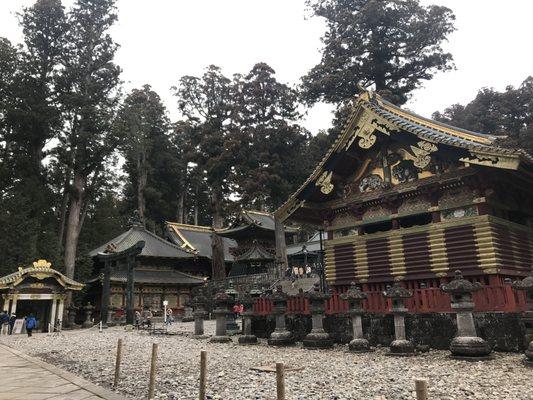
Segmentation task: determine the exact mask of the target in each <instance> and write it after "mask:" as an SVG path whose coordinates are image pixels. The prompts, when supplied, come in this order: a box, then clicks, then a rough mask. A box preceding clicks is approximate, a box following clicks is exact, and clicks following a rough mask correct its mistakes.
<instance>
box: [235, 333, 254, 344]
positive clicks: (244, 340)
mask: <svg viewBox="0 0 533 400" xmlns="http://www.w3.org/2000/svg"><path fill="white" fill-rule="evenodd" d="M238 340H239V344H257V336H255V335H242V336H239V339H238Z"/></svg>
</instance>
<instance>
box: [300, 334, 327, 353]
mask: <svg viewBox="0 0 533 400" xmlns="http://www.w3.org/2000/svg"><path fill="white" fill-rule="evenodd" d="M303 345H304V347H305V348H307V349H329V348H331V347H333V339H332V338H331V337H330V336H329V334H328V333H326V332H312V331H311V333H309V334H308V335H307V336H306V337H305V339H304V340H303Z"/></svg>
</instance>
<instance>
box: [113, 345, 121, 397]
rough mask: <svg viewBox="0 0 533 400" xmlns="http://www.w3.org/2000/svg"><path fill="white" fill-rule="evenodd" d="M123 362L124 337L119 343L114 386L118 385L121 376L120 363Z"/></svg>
mask: <svg viewBox="0 0 533 400" xmlns="http://www.w3.org/2000/svg"><path fill="white" fill-rule="evenodd" d="M121 362H122V339H119V340H118V343H117V358H116V360H115V379H114V380H113V387H117V385H118V380H119V378H120V363H121Z"/></svg>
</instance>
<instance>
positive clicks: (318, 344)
mask: <svg viewBox="0 0 533 400" xmlns="http://www.w3.org/2000/svg"><path fill="white" fill-rule="evenodd" d="M305 297H307V298H308V299H309V308H310V311H311V318H312V323H313V327H312V329H311V332H309V333H308V334H307V336H306V337H305V338H304V340H303V345H304V347H307V348H312V349H325V348H329V347H333V339H331V337H330V336H329V334H328V333H327V332H326V331H325V330H324V325H323V319H324V313H325V307H324V302H325V301H326V300H328V299H329V298H331V294H329V293H323V292H321V291H320V286H319V284H318V283H316V284H315V285H314V286H313V290H312V291H310V292H307V293H306V294H305Z"/></svg>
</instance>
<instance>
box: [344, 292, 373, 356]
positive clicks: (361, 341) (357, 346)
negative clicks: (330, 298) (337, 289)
mask: <svg viewBox="0 0 533 400" xmlns="http://www.w3.org/2000/svg"><path fill="white" fill-rule="evenodd" d="M366 297H367V296H366V294H365V293H363V292H362V291H361V289H359V288H358V287H357V286H355V282H352V284H351V286H350V289H348V291H347V292H346V293H343V294H341V295H340V298H341V300H345V301H347V302H348V303H349V305H350V309H349V314H350V316H351V317H352V330H353V339H352V341H351V342H350V344H349V345H348V348H349V349H350V351H353V352H355V353H364V352H367V351H371V349H370V343H369V342H368V340H366V339H365V337H364V335H363V312H364V311H363V300H364V299H366Z"/></svg>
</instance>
